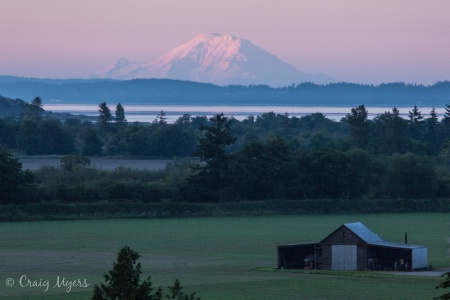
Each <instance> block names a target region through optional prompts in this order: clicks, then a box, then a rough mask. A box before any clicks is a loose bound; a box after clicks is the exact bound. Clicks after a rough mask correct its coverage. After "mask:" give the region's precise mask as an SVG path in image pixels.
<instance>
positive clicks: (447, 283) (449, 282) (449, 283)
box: [434, 272, 450, 300]
mask: <svg viewBox="0 0 450 300" xmlns="http://www.w3.org/2000/svg"><path fill="white" fill-rule="evenodd" d="M441 277H442V278H444V281H443V282H441V284H439V285H438V286H437V287H436V288H437V289H450V272H446V273H444V274H442V275H441ZM434 299H441V300H444V299H446V300H448V299H450V292H448V293H445V294H443V295H441V296H439V297H435V298H434Z"/></svg>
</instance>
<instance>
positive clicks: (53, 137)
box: [0, 99, 450, 203]
mask: <svg viewBox="0 0 450 300" xmlns="http://www.w3.org/2000/svg"><path fill="white" fill-rule="evenodd" d="M35 100H36V101H34V103H32V104H30V109H29V110H28V111H27V112H26V113H25V114H24V115H23V116H22V117H21V119H20V120H16V121H14V120H5V119H0V141H1V143H2V144H3V146H5V147H8V148H9V149H8V150H9V151H15V152H23V153H26V154H62V155H66V156H65V157H63V159H62V161H61V167H60V168H54V167H43V168H41V169H39V170H37V171H35V172H29V171H22V170H21V169H20V164H19V163H18V161H15V160H14V157H13V156H12V155H11V154H9V152H7V151H2V156H1V157H0V158H1V159H2V160H3V161H4V163H3V165H8V166H9V167H10V169H8V170H9V171H8V172H9V175H8V172H6V171H5V172H2V175H1V177H2V178H3V179H2V181H1V182H2V184H1V185H2V186H3V185H4V187H2V188H3V189H4V190H3V194H4V195H10V196H9V197H3V198H2V200H3V202H4V203H9V202H23V201H61V202H96V201H143V202H155V201H166V200H171V201H192V202H226V201H244V200H252V201H254V200H270V199H296V200H301V199H354V200H357V199H399V198H402V199H412V198H414V199H422V198H439V197H448V196H449V195H450V175H449V162H450V160H449V158H450V157H449V150H450V107H449V106H447V108H446V113H445V115H444V116H443V118H442V120H439V118H438V117H437V115H436V113H435V110H434V109H432V111H431V112H430V113H429V116H424V115H422V112H421V111H420V109H419V108H418V107H417V106H414V107H413V108H412V109H411V111H410V112H409V117H408V119H405V118H402V117H400V114H399V112H398V109H397V108H395V107H394V108H393V109H392V111H388V112H385V113H383V114H380V115H378V116H377V117H375V118H374V119H372V120H370V119H369V118H368V111H367V109H366V108H365V107H364V105H360V106H357V107H354V108H352V109H351V111H350V112H349V113H348V114H347V115H346V116H345V117H344V118H343V119H341V120H340V121H334V120H331V119H328V118H326V116H325V115H323V114H321V113H314V114H311V115H307V116H302V117H290V116H289V115H288V114H287V113H286V114H275V113H273V112H268V113H264V114H261V115H259V116H256V117H254V116H249V117H247V118H246V119H244V120H242V121H238V120H236V119H234V118H229V117H226V116H224V115H223V114H217V115H215V116H213V117H211V118H209V119H208V118H206V117H191V116H189V115H184V116H182V117H180V118H179V119H177V120H176V121H175V122H174V123H173V124H169V123H168V122H167V118H166V117H165V113H164V111H161V112H160V114H159V115H158V116H157V117H156V118H155V120H154V121H153V122H152V123H151V124H142V123H128V122H127V121H126V115H125V111H124V109H123V107H122V106H121V105H120V103H119V104H117V106H116V109H115V113H114V114H113V113H112V112H111V110H110V109H109V107H108V105H107V104H106V103H105V102H102V103H100V104H99V116H98V121H97V122H95V123H93V122H83V123H81V122H77V121H75V120H71V119H69V120H66V121H65V123H62V122H60V121H57V120H54V119H48V118H42V117H41V116H40V112H41V111H42V108H41V105H40V103H39V99H35ZM46 126H47V127H46ZM57 128H58V129H57ZM7 129H9V130H7ZM8 143H9V144H8ZM41 144H45V145H41ZM67 145H70V147H69V146H67ZM23 147H25V148H23ZM26 147H28V148H26ZM66 147H67V148H66ZM26 149H28V151H26ZM57 150H58V151H57ZM36 152H37V153H36ZM95 155H127V156H139V157H177V159H174V160H173V162H172V163H171V164H169V166H168V167H167V168H166V169H165V170H160V171H139V170H130V169H126V168H119V169H117V170H114V171H102V170H96V169H93V168H90V167H89V159H88V156H95ZM193 157H195V158H193ZM2 168H3V167H2ZM5 170H6V169H5ZM11 174H13V175H11ZM7 178H16V181H17V187H16V188H13V187H14V185H13V184H12V183H11V182H9V181H8V182H9V183H8V184H7V183H6V182H7V181H6V180H10V179H7ZM19 183H20V184H19ZM19 192H20V193H22V194H21V195H18V193H19Z"/></svg>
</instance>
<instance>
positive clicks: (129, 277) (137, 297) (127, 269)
mask: <svg viewBox="0 0 450 300" xmlns="http://www.w3.org/2000/svg"><path fill="white" fill-rule="evenodd" d="M138 259H139V254H138V253H137V252H134V251H133V250H131V249H130V247H128V246H125V247H123V248H122V249H121V250H120V251H119V253H118V255H117V262H115V263H114V266H113V269H112V270H110V271H108V273H106V274H104V275H103V278H104V279H105V283H102V284H100V285H95V286H94V294H93V296H92V298H91V299H93V300H159V299H162V289H161V288H158V289H157V290H156V291H155V292H154V293H152V291H153V288H152V283H151V281H150V277H149V278H147V280H144V281H143V282H142V283H141V282H140V276H141V274H142V271H141V264H140V263H138V262H137V260H138Z"/></svg>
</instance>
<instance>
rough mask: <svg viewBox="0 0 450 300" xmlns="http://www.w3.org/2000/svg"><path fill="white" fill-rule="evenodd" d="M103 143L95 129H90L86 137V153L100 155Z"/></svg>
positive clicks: (84, 150)
mask: <svg viewBox="0 0 450 300" xmlns="http://www.w3.org/2000/svg"><path fill="white" fill-rule="evenodd" d="M102 146H103V143H102V141H101V140H100V138H99V137H98V135H97V132H95V131H94V130H89V131H88V132H87V133H86V137H85V138H84V147H83V154H84V155H92V156H98V155H100V154H101V153H102Z"/></svg>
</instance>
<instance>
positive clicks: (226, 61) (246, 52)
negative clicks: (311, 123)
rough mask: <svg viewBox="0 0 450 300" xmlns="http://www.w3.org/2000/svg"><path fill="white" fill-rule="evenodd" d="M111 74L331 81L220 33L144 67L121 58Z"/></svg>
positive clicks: (202, 36) (276, 83)
mask: <svg viewBox="0 0 450 300" xmlns="http://www.w3.org/2000/svg"><path fill="white" fill-rule="evenodd" d="M108 73H109V75H114V74H115V73H117V74H121V76H122V78H121V79H123V78H150V77H154V78H169V79H179V80H189V81H198V82H208V83H214V84H220V85H228V84H268V85H272V86H283V85H284V86H285V85H289V84H292V83H299V82H304V81H310V82H316V83H326V82H330V81H331V78H329V77H326V76H320V75H311V74H306V73H303V72H300V71H298V70H296V69H295V68H294V67H293V66H292V65H290V64H288V63H286V62H283V61H281V60H280V59H279V58H277V57H276V56H274V55H272V54H270V53H269V52H267V51H266V50H264V49H262V48H260V47H258V46H255V45H254V44H252V43H251V42H250V41H248V40H243V39H240V38H238V37H236V36H233V35H231V34H219V33H207V34H200V35H198V36H196V37H194V38H193V39H191V40H190V41H188V42H186V43H184V44H182V45H180V46H178V47H176V48H175V49H173V50H171V51H169V52H167V53H166V54H164V55H162V56H161V57H160V58H158V59H157V60H156V61H154V62H152V63H149V64H145V65H142V66H140V67H139V66H138V65H136V64H135V63H131V62H129V61H128V60H127V59H125V58H121V59H119V60H118V61H116V63H115V64H114V68H110V70H109V72H108ZM125 73H126V75H124V74H125Z"/></svg>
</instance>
